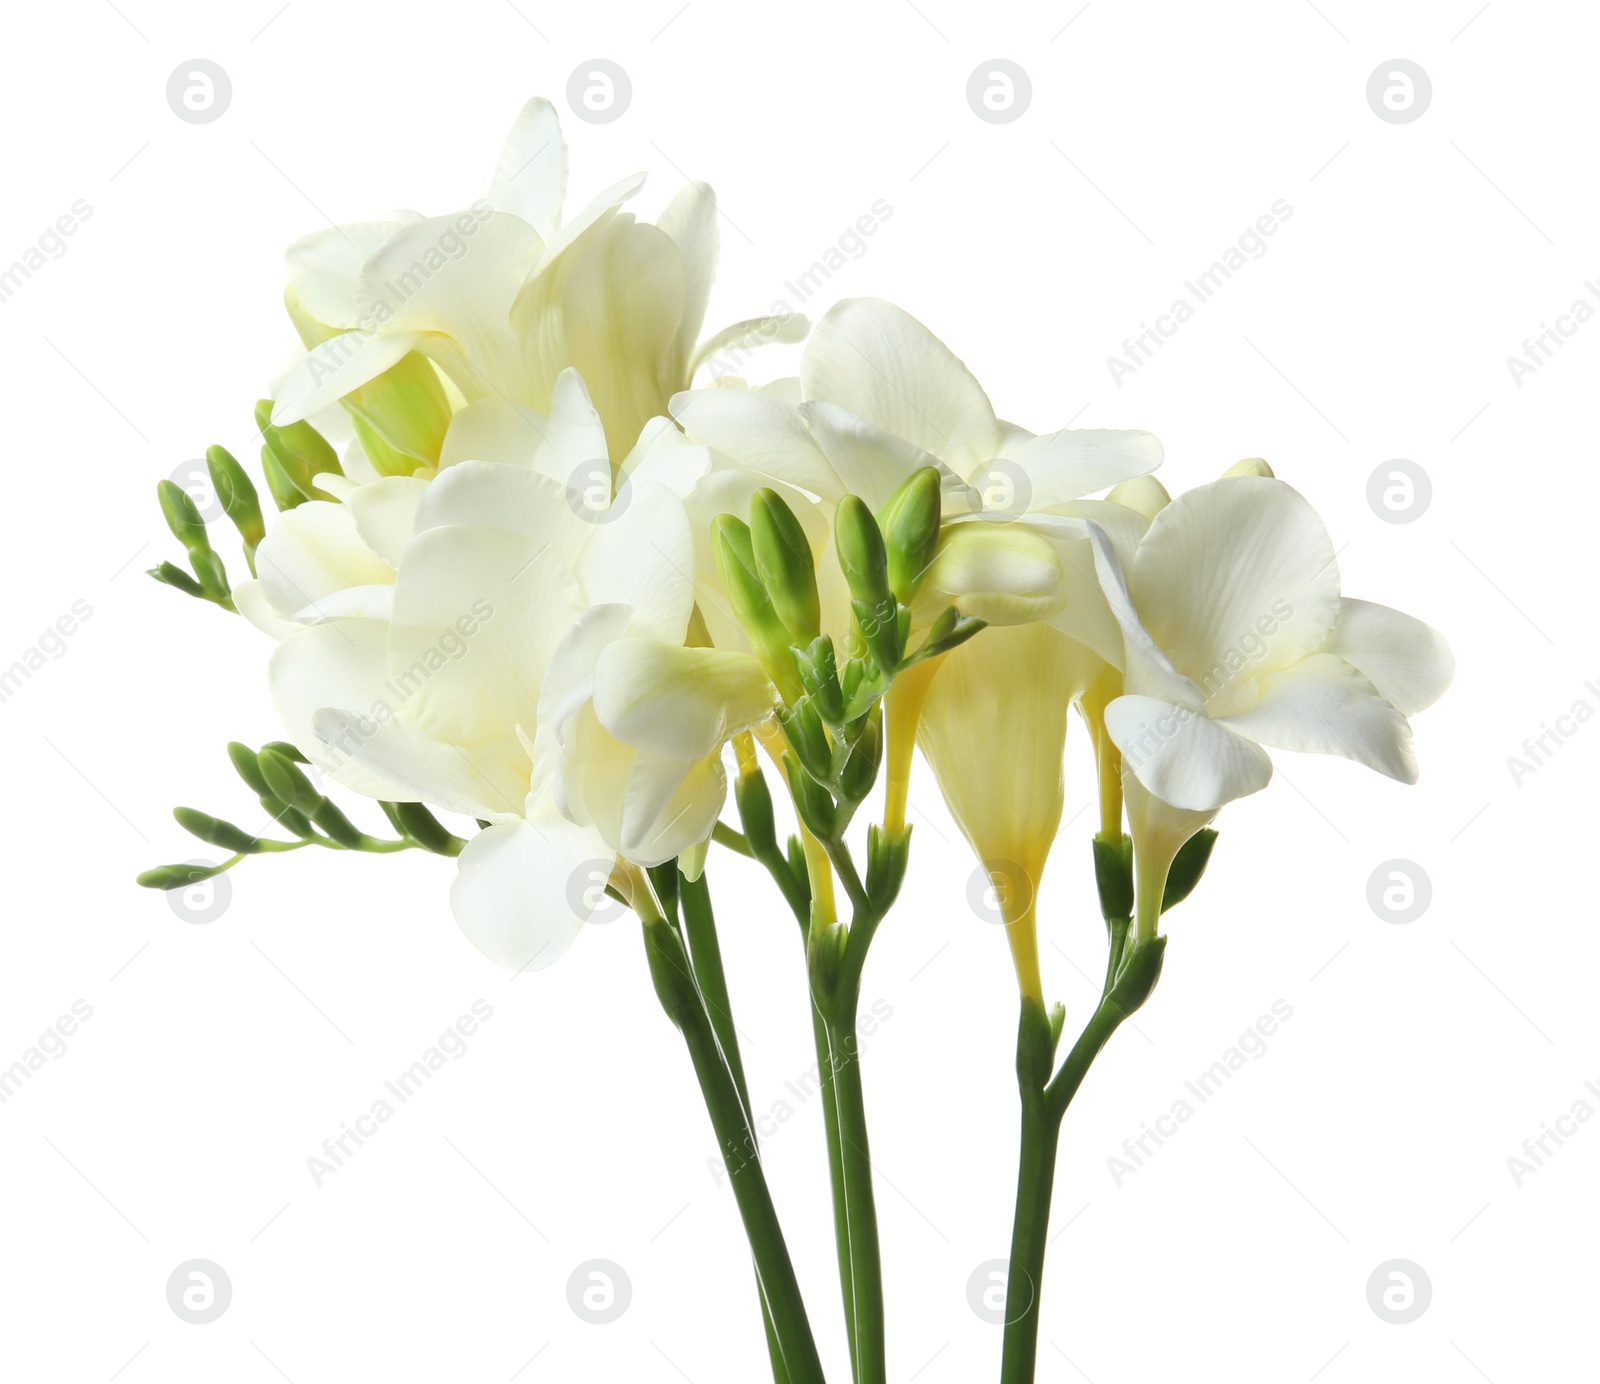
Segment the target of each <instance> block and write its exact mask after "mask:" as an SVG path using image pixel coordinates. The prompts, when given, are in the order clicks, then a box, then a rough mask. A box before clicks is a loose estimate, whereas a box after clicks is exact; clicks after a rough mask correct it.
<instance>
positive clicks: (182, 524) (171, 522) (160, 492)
mask: <svg viewBox="0 0 1600 1384" xmlns="http://www.w3.org/2000/svg"><path fill="white" fill-rule="evenodd" d="M156 494H157V496H158V497H159V498H160V500H161V513H162V516H163V517H164V518H165V519H166V521H167V527H168V528H169V529H171V530H172V536H173V537H174V538H176V539H177V540H178V542H180V543H181V544H183V548H184V551H185V552H186V553H188V554H189V556H190V557H191V558H193V557H195V556H196V555H197V554H198V555H204V554H209V553H210V551H211V540H210V538H208V537H207V536H206V525H205V521H204V520H203V519H201V517H200V511H199V510H197V509H196V508H195V507H194V501H193V500H191V499H190V498H189V496H188V494H187V493H186V492H185V491H184V489H183V487H182V486H181V485H179V484H178V483H177V482H176V481H160V482H158V483H157V485H156Z"/></svg>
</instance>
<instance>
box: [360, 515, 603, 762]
mask: <svg viewBox="0 0 1600 1384" xmlns="http://www.w3.org/2000/svg"><path fill="white" fill-rule="evenodd" d="M581 608H582V605H581V601H580V599H579V596H578V591H577V584H576V583H575V582H574V580H573V578H572V575H571V573H570V571H568V570H567V568H566V567H565V566H564V564H562V563H561V562H560V561H559V560H558V559H557V558H556V557H555V556H554V555H553V554H552V553H551V552H550V551H549V549H548V547H547V546H545V545H542V544H541V543H539V542H538V541H537V540H535V539H530V538H525V537H523V536H522V535H520V534H514V533H507V532H506V531H505V530H502V529H474V528H443V529H429V530H427V531H426V532H424V533H421V534H418V535H417V537H416V538H415V539H414V540H412V544H411V547H410V548H409V549H407V551H406V556H405V560H404V561H403V562H402V563H401V566H400V577H399V580H398V581H397V582H396V585H395V603H394V624H393V627H392V630H391V633H390V638H389V673H390V677H391V679H392V680H393V681H394V683H395V685H396V686H397V687H400V688H402V689H405V691H406V693H407V696H408V706H409V708H410V710H411V714H412V715H414V716H415V717H416V719H417V720H418V722H419V723H420V724H422V725H424V726H425V727H426V728H427V729H428V730H429V732H430V733H431V734H433V735H434V736H436V737H437V738H438V739H441V740H448V741H450V742H451V743H453V744H459V745H484V746H490V745H499V746H502V747H504V748H503V750H502V753H503V754H505V755H507V756H510V755H511V754H512V753H513V751H512V746H513V745H514V744H515V742H516V728H517V727H518V726H519V725H521V726H530V727H531V726H532V725H533V723H534V718H535V715H536V712H537V707H538V698H539V686H540V683H541V681H542V680H543V678H544V672H545V668H546V667H547V665H548V663H549V661H550V656H551V654H552V653H554V651H555V648H556V645H557V644H558V643H559V642H560V640H561V637H562V635H564V634H565V633H566V631H567V629H568V628H569V627H570V625H571V623H572V621H573V620H574V619H575V618H576V617H577V613H578V611H579V610H580V609H581Z"/></svg>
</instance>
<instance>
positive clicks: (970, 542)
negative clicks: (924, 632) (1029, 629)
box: [925, 522, 1066, 637]
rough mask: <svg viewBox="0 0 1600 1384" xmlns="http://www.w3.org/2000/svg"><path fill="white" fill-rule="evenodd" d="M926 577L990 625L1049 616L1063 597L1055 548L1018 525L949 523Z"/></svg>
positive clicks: (933, 587)
mask: <svg viewBox="0 0 1600 1384" xmlns="http://www.w3.org/2000/svg"><path fill="white" fill-rule="evenodd" d="M925 581H926V583H927V586H928V588H929V590H930V591H936V592H939V593H941V596H942V597H948V598H949V599H950V600H953V601H955V602H956V603H957V604H958V605H959V606H960V607H961V609H962V611H963V612H965V613H966V614H969V615H976V616H977V617H979V618H980V619H983V620H987V621H988V622H989V623H990V624H992V625H1015V624H1021V623H1023V622H1025V621H1030V620H1044V619H1048V618H1049V617H1050V616H1051V615H1053V614H1055V613H1056V612H1057V611H1058V610H1060V609H1061V607H1062V605H1063V604H1064V602H1065V601H1066V589H1065V587H1064V585H1063V581H1062V572H1061V562H1060V559H1059V558H1058V557H1057V555H1056V550H1055V548H1054V547H1053V546H1052V545H1051V544H1050V543H1049V542H1048V541H1047V540H1045V539H1044V538H1041V537H1040V536H1039V535H1038V534H1036V533H1032V532H1030V531H1029V530H1028V529H1026V528H1025V527H1023V526H1022V525H1020V524H1016V523H995V522H987V523H967V524H952V525H950V526H949V527H948V528H947V529H946V530H945V534H944V537H943V539H942V540H941V541H940V543H939V549H938V552H937V553H936V554H935V555H934V559H933V561H932V562H931V563H930V564H929V565H928V572H927V576H926V578H925ZM941 603H942V604H943V603H947V602H941ZM980 637H981V636H980Z"/></svg>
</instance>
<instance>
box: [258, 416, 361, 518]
mask: <svg viewBox="0 0 1600 1384" xmlns="http://www.w3.org/2000/svg"><path fill="white" fill-rule="evenodd" d="M256 426H257V427H258V428H260V429H261V437H262V440H263V446H262V448H261V465H262V466H263V468H267V484H268V486H269V487H270V488H271V490H272V494H273V498H274V499H278V500H279V506H278V507H279V508H280V509H293V508H294V505H285V504H283V502H282V500H281V499H280V498H279V494H278V487H277V486H276V485H274V484H273V479H274V478H273V474H272V470H271V468H270V467H269V465H268V461H267V458H268V457H269V456H270V457H271V458H272V463H273V464H275V465H276V467H277V469H278V472H279V473H280V477H282V478H286V479H287V480H288V482H289V484H290V485H291V486H292V487H293V488H294V489H295V490H296V491H298V492H299V493H300V496H301V498H302V499H306V500H331V499H332V498H333V496H331V495H329V494H328V493H327V492H326V491H324V490H319V489H317V487H316V486H315V485H314V484H313V483H312V482H313V480H314V478H315V477H317V476H320V475H323V474H324V473H331V474H333V475H336V476H342V475H343V474H344V471H343V469H342V468H341V467H340V465H339V454H338V453H337V452H335V451H334V450H333V447H332V446H331V445H330V444H329V442H328V440H327V438H325V437H323V435H322V434H321V433H319V432H318V431H317V430H316V429H315V428H313V427H312V426H311V424H309V423H307V422H305V421H304V420H302V421H300V422H298V423H290V424H288V425H287V426H286V427H282V428H280V427H277V426H275V425H274V424H273V422H272V400H271V399H259V400H257V401H256ZM295 503H296V504H298V503H299V501H296V502H295Z"/></svg>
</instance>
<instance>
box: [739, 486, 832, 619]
mask: <svg viewBox="0 0 1600 1384" xmlns="http://www.w3.org/2000/svg"><path fill="white" fill-rule="evenodd" d="M750 544H751V551H752V554H753V556H754V558H755V564H756V572H757V573H758V574H759V576H760V578H761V580H762V582H763V584H764V585H765V586H766V588H767V594H768V596H769V597H771V599H772V605H773V609H774V610H776V611H777V612H778V617H779V618H780V619H781V620H782V621H783V623H784V625H785V626H787V628H788V630H789V634H790V636H791V637H792V638H793V640H794V642H795V643H797V644H802V645H803V644H808V643H810V642H811V641H812V640H813V639H815V638H816V637H817V635H818V634H819V633H820V632H821V630H822V602H821V601H820V599H819V598H818V596H817V572H816V566H815V563H814V561H813V559H812V556H811V543H810V540H808V539H807V538H806V531H805V530H804V529H803V528H801V527H800V521H799V520H798V519H796V518H795V517H794V511H793V510H792V509H790V508H789V506H788V505H787V504H785V503H784V500H783V496H781V495H779V494H778V492H777V491H775V490H768V489H765V488H763V489H761V490H758V491H756V493H755V494H754V495H753V496H751V498H750Z"/></svg>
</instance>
